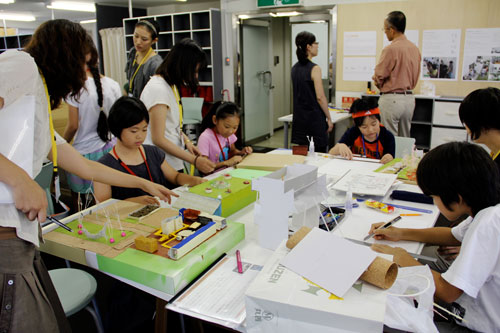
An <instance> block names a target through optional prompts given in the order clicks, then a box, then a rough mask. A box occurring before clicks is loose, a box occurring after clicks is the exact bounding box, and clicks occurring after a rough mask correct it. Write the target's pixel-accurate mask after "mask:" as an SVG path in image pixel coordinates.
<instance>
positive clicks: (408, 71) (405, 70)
mask: <svg viewBox="0 0 500 333" xmlns="http://www.w3.org/2000/svg"><path fill="white" fill-rule="evenodd" d="M420 60H421V57H420V51H419V50H418V47H416V46H415V44H413V43H412V42H410V41H409V40H408V39H407V38H406V36H405V35H402V36H399V37H397V38H395V39H394V40H393V41H392V42H391V44H390V45H388V46H386V47H385V48H384V49H383V50H382V54H381V55H380V60H379V62H378V64H377V66H376V67H375V78H376V79H375V82H376V83H378V85H377V86H378V88H379V89H380V92H391V91H407V90H412V89H413V88H415V86H416V85H417V81H418V76H419V75H420Z"/></svg>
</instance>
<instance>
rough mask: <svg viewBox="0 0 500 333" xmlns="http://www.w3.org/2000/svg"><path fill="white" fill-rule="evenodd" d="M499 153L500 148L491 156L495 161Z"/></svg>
mask: <svg viewBox="0 0 500 333" xmlns="http://www.w3.org/2000/svg"><path fill="white" fill-rule="evenodd" d="M498 154H500V150H499V151H497V153H496V154H495V155H493V153H491V157H492V158H493V161H494V160H496V159H497V157H498Z"/></svg>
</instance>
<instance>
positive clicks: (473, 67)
mask: <svg viewBox="0 0 500 333" xmlns="http://www.w3.org/2000/svg"><path fill="white" fill-rule="evenodd" d="M462 80H464V81H494V82H498V81H500V28H488V29H467V30H466V31H465V45H464V62H463V67H462Z"/></svg>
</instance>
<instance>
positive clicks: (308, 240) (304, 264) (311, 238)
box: [281, 228, 376, 297]
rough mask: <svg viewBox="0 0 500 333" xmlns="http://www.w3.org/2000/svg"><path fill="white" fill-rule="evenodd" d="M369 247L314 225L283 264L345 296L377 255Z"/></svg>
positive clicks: (340, 295)
mask: <svg viewBox="0 0 500 333" xmlns="http://www.w3.org/2000/svg"><path fill="white" fill-rule="evenodd" d="M375 257H376V253H375V252H373V251H372V250H371V249H370V248H368V247H366V246H362V245H358V244H354V243H352V242H350V241H348V240H346V239H343V238H341V237H338V236H335V235H334V234H331V233H329V232H327V231H324V230H321V229H319V228H314V229H312V230H311V232H309V234H307V236H306V237H304V239H302V241H300V243H299V244H297V245H296V246H295V247H294V248H293V250H291V251H290V253H289V254H288V255H287V256H286V257H285V258H283V260H282V261H281V264H282V265H283V266H285V267H287V268H288V269H290V270H292V271H294V272H295V273H297V274H299V275H302V276H303V277H305V278H306V279H308V280H310V281H312V282H313V283H315V284H317V285H319V286H320V287H322V288H324V289H326V290H328V291H329V292H331V293H333V294H335V295H336V296H339V297H342V296H343V295H344V294H345V293H346V292H347V291H348V290H349V289H350V288H351V287H352V285H353V284H354V282H356V281H357V280H358V278H359V277H360V276H361V274H362V273H363V272H364V271H365V270H366V268H367V267H368V266H369V265H370V264H371V262H372V261H373V259H375Z"/></svg>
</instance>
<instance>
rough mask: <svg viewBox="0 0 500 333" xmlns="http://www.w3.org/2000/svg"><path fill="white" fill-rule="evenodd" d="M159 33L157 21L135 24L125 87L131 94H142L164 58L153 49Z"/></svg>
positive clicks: (142, 21)
mask: <svg viewBox="0 0 500 333" xmlns="http://www.w3.org/2000/svg"><path fill="white" fill-rule="evenodd" d="M159 33H160V25H159V24H158V22H156V21H148V20H141V21H139V22H137V24H136V25H135V29H134V37H133V40H134V47H132V48H131V49H130V53H129V56H128V60H127V65H126V67H125V73H126V74H127V80H128V82H127V83H126V84H125V87H124V88H125V91H126V92H127V94H128V95H129V96H133V97H137V98H139V97H140V96H141V93H142V90H143V89H144V86H146V83H148V81H149V79H150V78H151V76H153V75H154V74H155V72H156V69H157V68H158V66H160V64H161V62H162V60H163V59H162V58H161V56H160V55H158V54H156V52H155V51H154V50H153V45H154V43H156V42H157V41H158V34H159Z"/></svg>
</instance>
